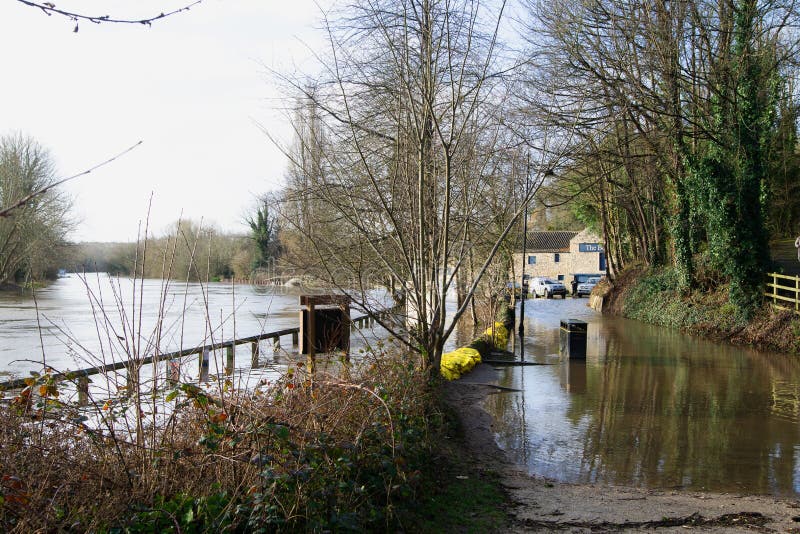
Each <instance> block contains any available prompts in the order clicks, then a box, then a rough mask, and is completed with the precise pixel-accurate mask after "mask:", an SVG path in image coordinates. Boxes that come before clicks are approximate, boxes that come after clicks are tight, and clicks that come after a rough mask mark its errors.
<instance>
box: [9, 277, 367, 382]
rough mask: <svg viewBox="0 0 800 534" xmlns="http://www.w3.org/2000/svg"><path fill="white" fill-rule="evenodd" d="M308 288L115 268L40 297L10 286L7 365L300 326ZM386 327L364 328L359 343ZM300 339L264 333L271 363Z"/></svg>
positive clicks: (66, 362)
mask: <svg viewBox="0 0 800 534" xmlns="http://www.w3.org/2000/svg"><path fill="white" fill-rule="evenodd" d="M134 284H135V286H134ZM299 295H300V290H298V289H291V288H284V287H280V286H279V287H274V286H251V285H235V286H233V285H231V284H228V283H213V282H212V283H208V284H199V283H183V282H176V281H162V280H147V279H146V280H137V281H135V282H134V280H133V279H129V278H114V277H109V276H107V275H105V274H90V275H87V276H86V278H85V279H84V278H83V277H82V276H79V275H76V274H71V275H69V276H68V277H66V278H60V279H58V280H57V281H55V282H53V283H52V284H50V285H48V286H47V287H44V288H42V289H38V290H37V291H36V293H35V298H33V297H32V296H31V294H30V292H26V293H24V294H22V293H20V292H13V291H11V292H0V373H2V374H5V375H15V376H27V375H28V374H29V373H30V372H31V371H36V372H39V371H41V370H42V368H43V364H46V365H47V366H48V367H51V368H53V369H55V370H57V371H66V370H75V369H81V368H87V367H92V366H97V365H101V364H105V363H110V362H117V361H122V360H127V359H129V358H130V356H131V355H132V354H140V355H143V356H147V355H150V354H152V353H153V352H154V349H155V347H156V346H158V348H159V351H160V352H162V353H164V352H169V351H175V350H179V349H182V348H191V347H196V346H199V345H204V344H210V343H217V342H220V341H225V340H230V339H234V338H240V337H248V336H253V335H256V334H261V333H264V332H271V331H276V330H281V329H284V328H292V327H296V326H298V324H299V310H300V305H299V298H298V297H299ZM354 314H355V315H360V313H358V312H355V313H354ZM380 335H382V334H381V333H380V331H371V330H370V331H365V330H361V331H359V335H356V336H353V349H354V350H356V351H357V349H358V347H360V346H363V345H364V344H365V343H368V342H370V340H374V339H375V338H376V336H380ZM290 341H291V340H290V338H288V337H287V338H286V339H284V340H283V344H282V350H281V351H278V352H274V351H273V350H272V348H271V346H270V342H269V341H265V342H262V343H261V354H262V359H263V362H262V363H263V364H264V365H263V366H262V367H263V368H265V369H269V368H271V367H275V366H278V367H280V366H281V365H284V366H285V363H286V358H287V357H289V356H292V353H291V344H290ZM219 352H222V351H219ZM294 357H297V355H296V354H294ZM223 360H224V356H223V355H221V354H216V355H213V356H212V359H211V365H210V367H211V369H210V371H211V373H212V374H214V373H221V372H222V371H223V370H224V369H223V368H224V363H223ZM250 363H251V358H250V347H249V346H248V345H241V346H239V347H237V352H236V365H237V368H238V370H239V371H240V372H242V371H247V372H249V371H250V367H251V366H250ZM195 369H197V366H196V365H192V366H185V370H195Z"/></svg>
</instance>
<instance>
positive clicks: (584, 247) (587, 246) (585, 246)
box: [578, 243, 605, 252]
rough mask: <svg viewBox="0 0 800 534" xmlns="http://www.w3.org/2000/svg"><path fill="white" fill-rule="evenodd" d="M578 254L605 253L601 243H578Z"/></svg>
mask: <svg viewBox="0 0 800 534" xmlns="http://www.w3.org/2000/svg"><path fill="white" fill-rule="evenodd" d="M578 252H605V249H604V248H603V245H601V244H600V243H578Z"/></svg>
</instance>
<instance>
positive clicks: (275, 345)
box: [272, 336, 281, 352]
mask: <svg viewBox="0 0 800 534" xmlns="http://www.w3.org/2000/svg"><path fill="white" fill-rule="evenodd" d="M279 350H281V338H280V337H279V336H275V337H273V338H272V351H273V352H278V351H279Z"/></svg>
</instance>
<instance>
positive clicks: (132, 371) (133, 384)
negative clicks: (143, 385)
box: [125, 362, 139, 398]
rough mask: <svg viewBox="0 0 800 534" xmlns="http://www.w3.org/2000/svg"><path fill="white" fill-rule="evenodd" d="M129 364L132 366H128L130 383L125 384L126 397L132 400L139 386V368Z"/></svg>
mask: <svg viewBox="0 0 800 534" xmlns="http://www.w3.org/2000/svg"><path fill="white" fill-rule="evenodd" d="M128 363H130V365H129V366H128V381H127V383H126V384H125V396H126V397H128V398H130V397H132V396H133V392H134V391H135V390H136V388H137V387H138V384H139V367H138V366H137V365H136V364H134V363H132V362H128Z"/></svg>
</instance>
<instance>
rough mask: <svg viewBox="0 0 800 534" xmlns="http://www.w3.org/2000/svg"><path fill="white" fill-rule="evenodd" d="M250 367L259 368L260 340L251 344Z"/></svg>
mask: <svg viewBox="0 0 800 534" xmlns="http://www.w3.org/2000/svg"><path fill="white" fill-rule="evenodd" d="M250 367H252V368H253V369H258V341H253V343H251V344H250Z"/></svg>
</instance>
